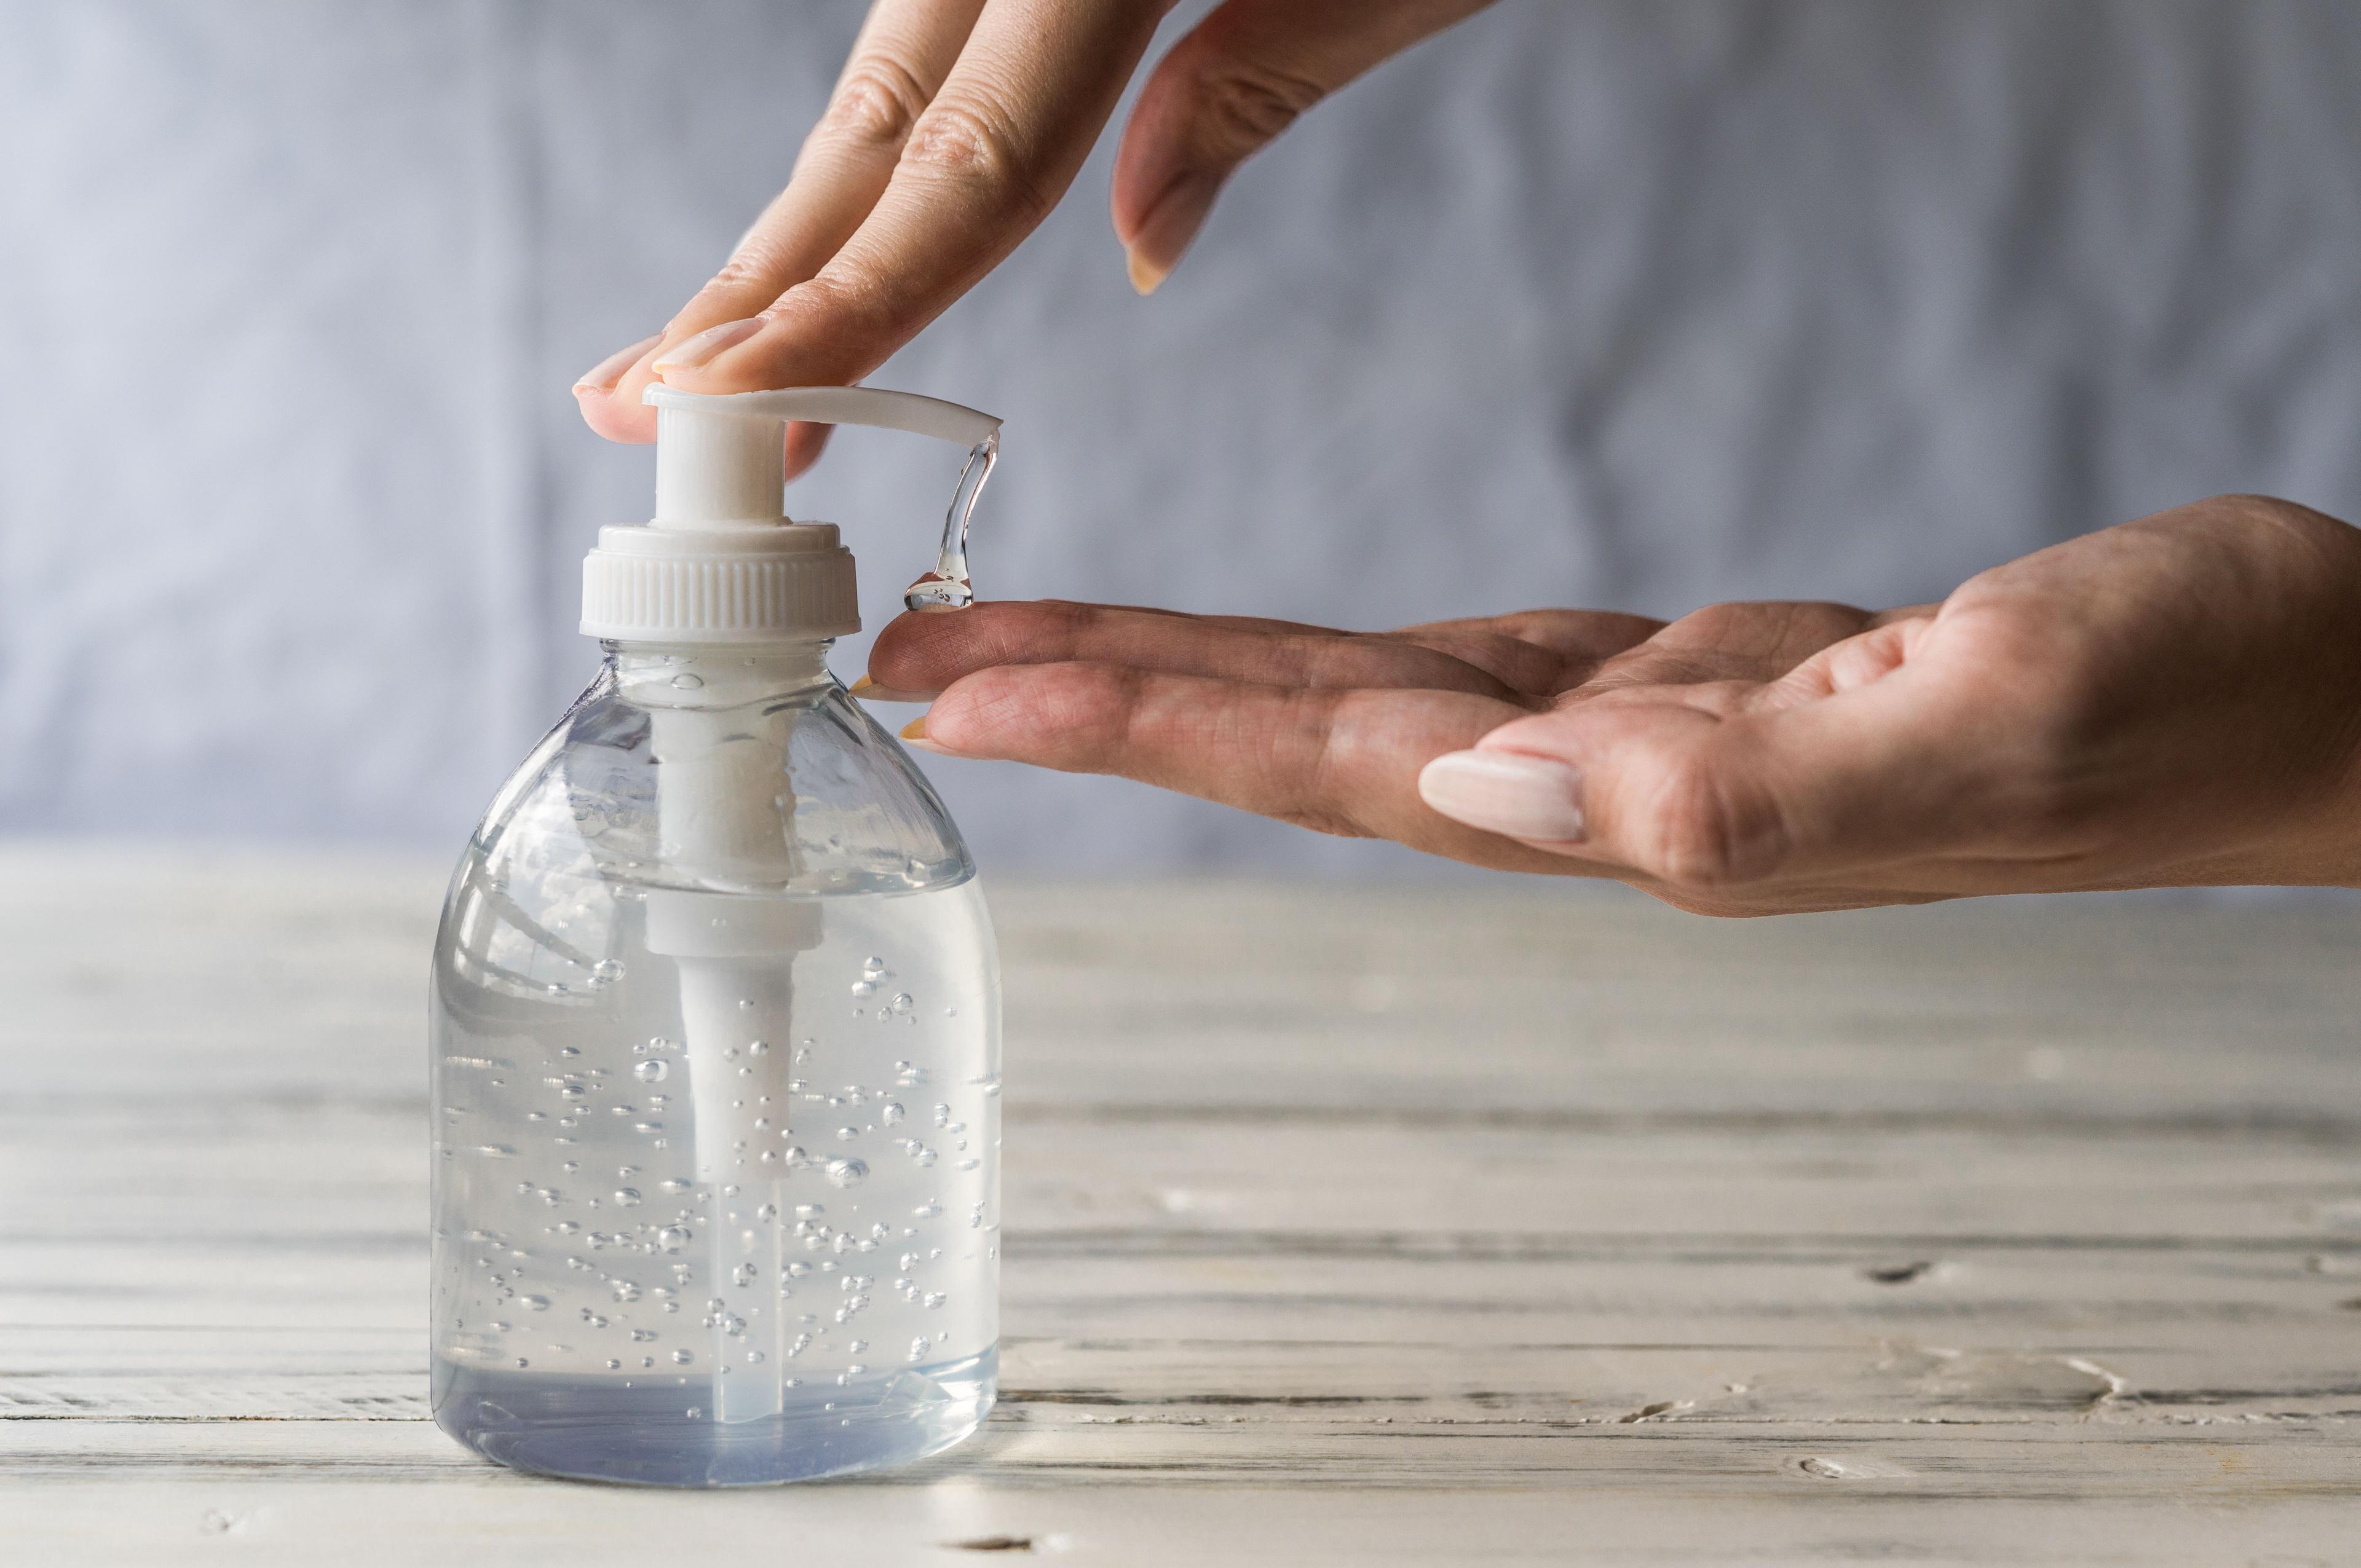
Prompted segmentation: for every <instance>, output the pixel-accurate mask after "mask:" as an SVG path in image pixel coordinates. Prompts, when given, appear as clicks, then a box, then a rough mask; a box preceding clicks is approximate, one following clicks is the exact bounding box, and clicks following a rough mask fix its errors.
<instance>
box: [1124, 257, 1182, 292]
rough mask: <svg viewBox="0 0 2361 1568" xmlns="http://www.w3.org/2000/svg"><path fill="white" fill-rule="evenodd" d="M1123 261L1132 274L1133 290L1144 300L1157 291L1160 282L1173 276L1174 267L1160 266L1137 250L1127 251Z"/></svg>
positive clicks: (1125, 267)
mask: <svg viewBox="0 0 2361 1568" xmlns="http://www.w3.org/2000/svg"><path fill="white" fill-rule="evenodd" d="M1123 262H1124V269H1125V270H1126V271H1127V272H1129V273H1130V274H1131V287H1132V291H1133V292H1134V293H1136V294H1137V295H1138V296H1139V297H1140V298H1141V299H1143V300H1144V299H1146V298H1148V295H1150V294H1153V293H1154V292H1156V286H1157V285H1158V284H1159V283H1161V282H1163V281H1164V280H1166V279H1167V278H1170V276H1172V269H1170V267H1159V266H1158V265H1156V263H1154V262H1153V261H1150V260H1148V258H1146V257H1144V256H1142V255H1140V254H1139V252H1137V251H1136V250H1133V251H1126V252H1125V253H1124V258H1123Z"/></svg>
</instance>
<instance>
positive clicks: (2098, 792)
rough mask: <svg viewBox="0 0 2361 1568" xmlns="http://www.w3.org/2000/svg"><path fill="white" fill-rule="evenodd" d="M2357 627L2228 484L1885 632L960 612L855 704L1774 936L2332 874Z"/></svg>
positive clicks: (972, 746) (2019, 566) (1037, 758)
mask: <svg viewBox="0 0 2361 1568" xmlns="http://www.w3.org/2000/svg"><path fill="white" fill-rule="evenodd" d="M2356 625H2361V533H2356V532H2355V531H2354V530H2353V529H2350V528H2348V527H2346V526H2345V525H2344V524H2342V523H2339V522H2336V521H2334V520H2332V519H2328V518H2325V517H2323V516H2321V515H2320V514H2318V513H2315V512H2311V511H2308V510H2305V509H2303V508H2301V507H2296V506H2292V505H2290V504H2288V503H2285V502H2278V501H2269V500H2264V499H2253V498H2227V499H2220V500H2215V501H2209V502H2203V503H2200V504H2198V505H2196V506H2192V507H2185V508H2181V509H2179V510H2175V511H2172V512H2167V513H2162V514H2159V515H2158V517H2155V518H2150V519H2147V520H2145V521H2141V522H2137V523H2130V524H2125V525H2124V526H2123V527H2120V528H2115V529H2110V530H2106V531H2104V532H2100V533H2095V534H2092V535H2089V536H2086V537H2085V538H2082V539H2080V540H2076V541H2073V542H2071V543H2068V544H2064V545H2060V546H2058V547H2056V548H2054V549H2051V550H2048V551H2044V552H2041V553H2040V554H2036V555H2032V556H2028V557H2026V558H2025V559H2023V560H2021V561H2016V562H2013V563H2010V564H2009V565H2005V566H2002V567H2000V568H1997V569H1995V570H1994V571H1992V572H1987V573H1985V574H1983V575H1982V576H1978V577H1975V578H1972V579H1971V580H1970V581H1969V582H1968V583H1967V584H1965V585H1963V586H1962V587H1960V589H1959V590H1957V591H1956V592H1954V593H1953V594H1952V595H1951V596H1950V597H1949V598H1947V599H1946V600H1945V601H1944V602H1943V603H1942V604H1941V605H1939V606H1917V607H1912V608H1908V609H1894V610H1887V611H1883V612H1871V611H1867V610H1861V609H1852V608H1850V607H1846V606H1842V605H1835V604H1817V603H1753V604H1725V605H1717V606H1714V607H1712V608H1710V609H1704V610H1700V611H1698V612H1697V613H1696V614H1693V615H1690V616H1686V617H1684V618H1683V619H1681V620H1675V621H1673V622H1670V623H1664V622H1661V621H1655V620H1647V619H1644V618H1641V617H1637V616H1628V615H1618V614H1613V613H1609V612H1603V611H1592V610H1560V609H1551V610H1530V611H1524V612H1521V613H1518V614H1512V615H1504V616H1498V617H1492V618H1488V619H1483V620H1463V621H1445V622H1438V623H1435V624H1432V625H1426V626H1415V627H1409V628H1405V629H1402V630H1396V631H1386V632H1351V631H1339V630H1330V629H1327V628H1322V627H1312V626H1299V625H1294V624H1290V623H1287V622H1283V621H1270V620H1244V619H1235V618H1227V617H1205V616H1189V615H1180V614H1175V613H1171V612H1168V611H1161V610H1153V609H1123V608H1115V607H1107V606H1096V605H1079V604H1065V603H1001V604H981V605H977V606H975V607H974V608H972V609H968V610H965V611H962V612H960V613H958V614H955V615H919V616H907V617H904V618H902V619H901V620H897V621H895V623H894V625H892V626H891V627H889V628H888V629H887V630H886V631H885V633H884V635H883V636H882V637H881V638H880V639H879V640H878V643H877V646H876V649H875V651H874V652H873V655H872V658H871V676H872V682H873V685H870V686H869V687H868V688H867V689H866V691H865V693H864V695H867V696H872V697H875V698H886V699H892V698H895V697H901V698H905V699H909V700H928V699H931V700H932V703H933V706H932V707H931V709H930V710H929V712H928V715H927V717H926V718H925V719H924V720H923V721H922V723H921V724H920V725H918V726H913V730H914V731H916V736H915V737H914V738H915V739H917V742H918V743H919V744H922V745H925V746H928V747H929V748H930V749H934V750H938V751H945V752H948V753H950V754H954V755H959V756H968V757H989V758H1003V759H1011V760H1016V761H1022V762H1032V763H1036V764H1038V765H1041V766H1045V767H1051V768H1057V769H1061V770H1064V771H1069V772H1082V773H1120V774H1122V775H1124V776H1126V777H1129V778H1133V779H1137V780H1140V781H1142V782H1144V783H1148V784H1158V785H1161V786H1163V787H1165V788H1168V789H1173V790H1179V791H1181V792H1184V793H1186V794H1190V795H1198V796H1201V797H1202V798H1205V799H1208V800H1215V801H1221V802H1224V803H1225V804H1228V805H1231V806H1238V807H1241V808H1243V809H1246V810H1249V811H1254V812H1257V813H1260V814H1261V815H1264V816H1267V817H1278V818H1279V819H1281V820H1283V821H1288V822H1292V823H1296V824H1298V825H1301V826H1302V827H1306V828H1316V829H1319V830H1321V831H1323V832H1331V833H1342V834H1349V835H1356V836H1365V837H1375V838H1385V839H1396V840H1399V841H1400V842H1401V843H1404V844H1408V845H1410V846H1411V847H1412V848H1414V849H1419V850H1426V851H1428V852H1430V853H1433V854H1439V855H1445V856H1449V857H1451V858H1454V859H1456V860H1462V861H1472V862H1474V863H1477V864H1479V865H1487V866H1494V867H1499V868H1503V869H1510V870H1517V871H1533V872H1560V873H1572V874H1578V875H1599V876H1613V877H1619V878H1620V879H1622V880H1624V881H1627V882H1630V883H1633V884H1634V885H1637V886H1640V887H1642V888H1644V889H1646V890H1647V891H1649V892H1651V893H1653V894H1656V895H1657V896H1659V897H1663V898H1665V899H1667V900H1669V901H1670V902H1673V903H1675V904H1678V905H1682V906H1684V907H1687V908H1692V909H1697V910H1701V911H1705V912H1709V913H1717V914H1750V913H1771V912H1777V911H1782V910H1795V909H1816V908H1832V907H1843V906H1850V905H1864V904H1880V903H1896V902H1916V901H1924V900H1928V899H1936V898H1945V897H1954V896H1959V895H1962V894H1979V893H1996V892H2010V891H2040V890H2054V889H2066V888H2085V887H2117V886H2136V885H2147V884H2153V883H2224V882H2272V883H2350V882H2353V881H2355V880H2356V873H2361V790H2356V780H2361V635H2356V633H2355V631H2354V630H2353V629H2354V628H2355V627H2356ZM1422 780H1423V789H1422ZM1438 806H1440V807H1442V808H1443V809H1440V810H1439V809H1437V807H1438ZM1446 811H1447V812H1449V813H1450V815H1445V812H1446Z"/></svg>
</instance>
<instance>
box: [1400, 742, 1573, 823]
mask: <svg viewBox="0 0 2361 1568" xmlns="http://www.w3.org/2000/svg"><path fill="white" fill-rule="evenodd" d="M1581 790H1582V775H1581V774H1579V773H1576V772H1575V771H1574V770H1573V769H1572V768H1569V767H1567V766H1566V765H1565V763H1564V762H1551V761H1550V760H1549V759H1548V758H1546V757H1529V756H1526V755H1524V754H1523V753H1521V752H1517V751H1446V752H1444V754H1443V755H1442V756H1440V757H1437V758H1435V759H1434V761H1433V762H1429V763H1427V764H1426V766H1425V767H1423V768H1422V769H1420V770H1419V775H1418V794H1419V798H1420V799H1422V800H1423V801H1425V802H1426V804H1427V805H1429V806H1433V807H1434V809H1435V810H1437V811H1440V812H1441V813H1443V815H1444V816H1445V817H1450V818H1452V819H1453V820H1454V821H1458V822H1465V823H1466V824H1467V826H1469V827H1470V828H1483V829H1484V830H1485V831H1486V832H1488V833H1504V834H1506V835H1508V836H1509V837H1510V838H1511V839H1540V840H1543V841H1546V842H1553V843H1565V842H1568V841H1571V840H1575V839H1580V838H1581V837H1582V807H1581V806H1580V805H1579V804H1578V802H1579V801H1580V799H1581Z"/></svg>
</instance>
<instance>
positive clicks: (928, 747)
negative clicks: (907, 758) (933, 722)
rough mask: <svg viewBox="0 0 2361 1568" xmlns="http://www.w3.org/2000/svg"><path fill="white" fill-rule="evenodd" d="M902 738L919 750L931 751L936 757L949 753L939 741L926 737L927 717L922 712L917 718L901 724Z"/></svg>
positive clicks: (945, 755)
mask: <svg viewBox="0 0 2361 1568" xmlns="http://www.w3.org/2000/svg"><path fill="white" fill-rule="evenodd" d="M902 739H903V740H907V741H908V742H909V743H910V744H911V745H913V746H916V747H917V749H918V750H919V751H931V752H933V753H934V754H935V755H936V756H938V757H948V756H950V752H949V751H944V750H943V748H942V745H941V743H940V742H939V741H934V740H928V739H927V718H926V715H924V714H920V715H919V716H918V717H917V718H914V719H912V720H910V722H909V723H907V724H905V725H904V726H902Z"/></svg>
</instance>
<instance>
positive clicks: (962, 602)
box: [902, 431, 1000, 610]
mask: <svg viewBox="0 0 2361 1568" xmlns="http://www.w3.org/2000/svg"><path fill="white" fill-rule="evenodd" d="M999 461H1000V433H999V432H998V431H994V432H993V433H991V434H990V435H987V436H985V437H984V438H983V440H982V441H979V442H977V443H976V444H975V445H974V447H973V448H972V450H970V452H969V453H968V455H967V466H965V467H963V468H961V470H960V481H959V488H958V489H957V490H955V491H954V492H952V495H951V507H950V511H949V512H947V513H945V514H944V516H943V543H942V547H941V549H939V551H937V552H936V554H935V569H934V570H933V571H931V572H928V574H927V575H926V576H922V577H920V578H919V579H918V580H917V582H915V583H912V584H911V585H910V586H909V587H908V588H907V589H906V590H905V591H904V593H903V595H902V604H903V608H905V609H913V610H937V609H966V608H967V607H968V606H969V605H972V604H973V603H974V602H975V587H974V585H973V584H972V583H971V582H970V581H969V580H968V575H967V525H968V519H969V518H970V517H971V516H972V515H973V513H974V511H975V503H976V500H977V499H978V498H979V497H981V496H982V495H983V486H984V481H985V480H987V479H989V478H991V477H992V470H993V466H994V465H995V464H997V463H998V462H999Z"/></svg>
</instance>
